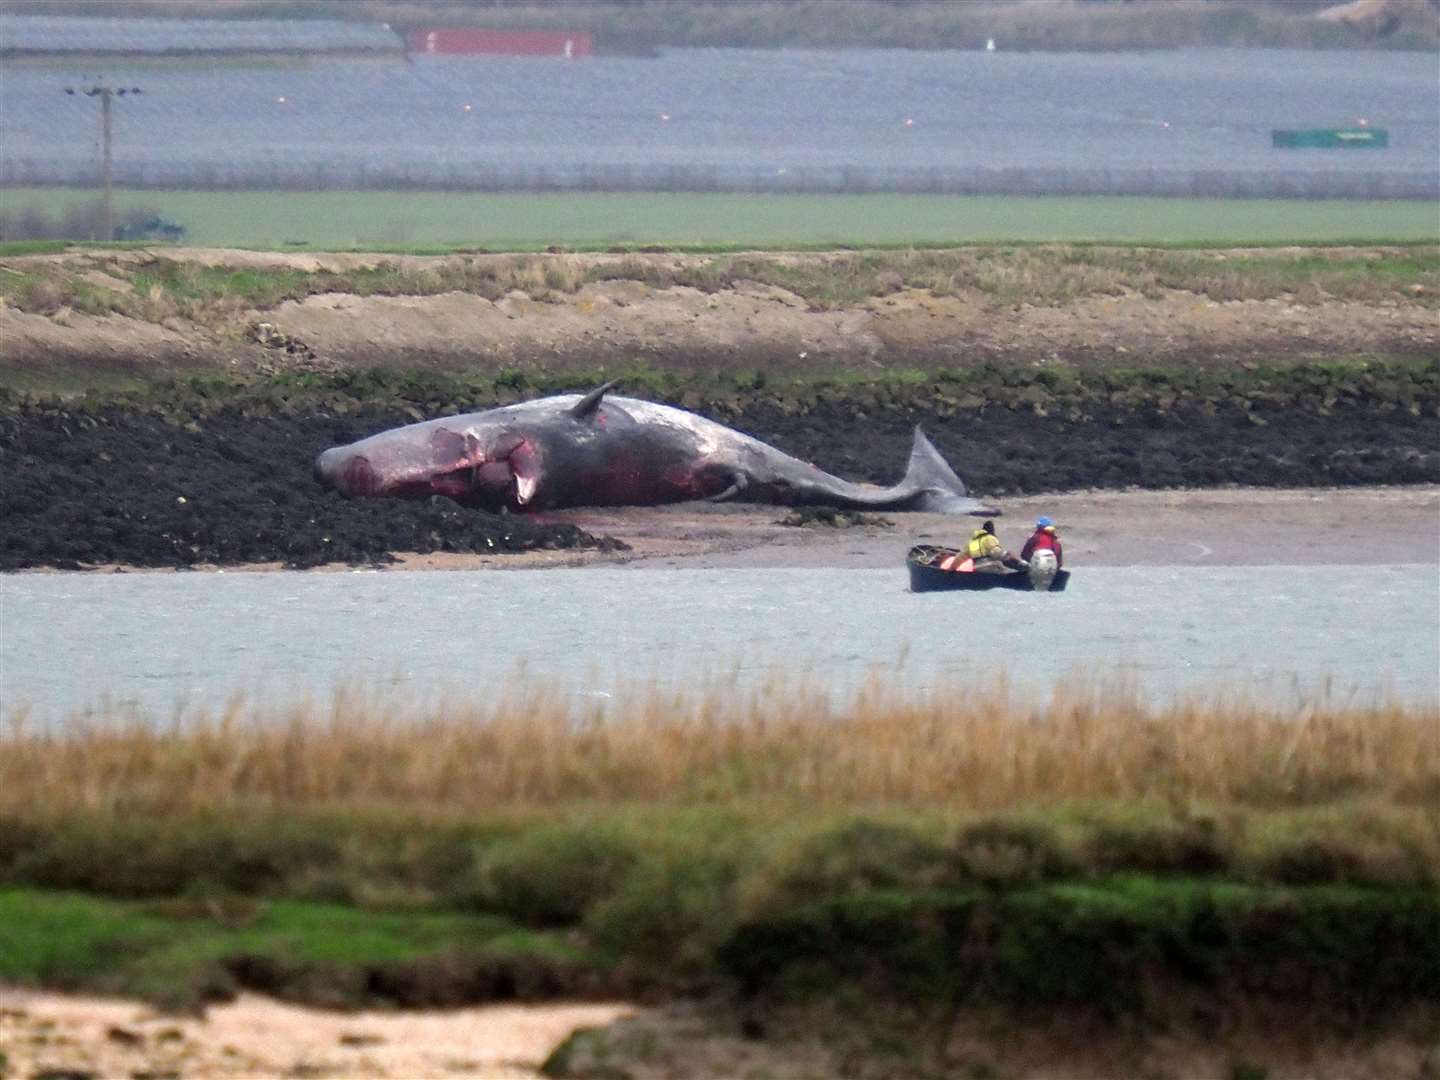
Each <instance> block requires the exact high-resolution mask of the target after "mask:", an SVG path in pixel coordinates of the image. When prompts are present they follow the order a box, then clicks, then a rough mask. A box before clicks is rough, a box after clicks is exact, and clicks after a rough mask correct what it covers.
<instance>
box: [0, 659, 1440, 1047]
mask: <svg viewBox="0 0 1440 1080" xmlns="http://www.w3.org/2000/svg"><path fill="white" fill-rule="evenodd" d="M1437 794H1440V716H1437V714H1436V712H1435V710H1434V709H1433V708H1428V709H1427V708H1419V707H1406V706H1402V705H1372V706H1358V707H1350V706H1346V705H1343V704H1338V703H1333V702H1325V701H1316V702H1312V703H1309V704H1306V705H1305V706H1304V707H1303V708H1300V709H1298V710H1293V709H1292V710H1287V709H1283V708H1277V707H1274V706H1271V705H1267V704H1265V703H1263V702H1256V701H1248V700H1246V699H1245V698H1244V697H1243V695H1242V696H1237V697H1234V698H1231V699H1220V698H1215V699H1212V700H1204V701H1201V700H1195V701H1184V702H1179V703H1176V704H1171V705H1163V706H1157V705H1151V704H1146V703H1144V702H1143V701H1141V700H1140V699H1139V698H1138V697H1137V696H1136V695H1135V694H1133V693H1132V692H1129V691H1127V690H1126V688H1124V687H1123V686H1115V685H1112V686H1109V687H1106V686H1098V687H1096V686H1085V685H1070V686H1061V687H1058V688H1057V690H1056V691H1055V693H1054V694H1053V695H1052V696H1051V698H1050V700H1048V701H1043V702H1041V701H1035V702H1027V701H1023V700H1016V699H1014V698H1013V697H1012V696H1011V695H1009V694H1008V693H1007V692H1006V690H1005V688H1004V687H1003V685H1000V686H998V687H991V688H987V689H979V688H975V687H951V688H948V689H946V690H943V691H939V692H935V693H933V694H926V695H907V694H905V693H903V692H901V691H898V690H895V689H893V688H889V687H887V686H886V685H884V684H881V683H876V684H873V685H871V686H870V687H868V688H866V689H865V690H863V691H861V692H860V694H859V695H858V696H857V697H856V698H855V699H854V701H853V702H850V703H844V704H839V705H837V704H832V703H831V702H830V699H829V698H828V696H827V695H826V694H825V693H824V692H823V691H822V690H821V689H820V688H817V687H809V686H805V685H803V684H802V685H796V684H787V683H786V682H785V681H783V680H777V681H775V682H773V683H772V684H770V685H768V686H764V687H761V688H760V689H758V690H756V691H753V692H749V693H736V692H734V691H733V689H732V688H729V687H726V686H724V685H720V684H716V685H711V686H708V687H704V688H699V689H695V690H691V691H681V692H662V691H659V690H653V689H652V690H648V691H647V690H645V689H643V688H640V689H636V690H633V691H631V692H629V693H622V694H620V695H619V696H618V698H617V699H616V700H615V701H613V702H612V703H611V704H610V705H609V706H608V707H606V708H605V711H604V712H603V713H602V711H601V710H600V709H598V708H590V707H584V708H581V709H580V710H579V711H577V710H576V707H575V706H573V705H572V704H571V703H570V702H569V700H567V699H566V698H565V697H564V696H563V695H561V694H559V693H547V692H546V691H544V690H542V689H522V688H518V687H515V688H512V689H510V690H509V691H508V692H502V693H500V694H498V695H497V696H495V697H493V698H490V699H489V700H486V701H483V702H482V701H463V702H460V701H456V702H450V703H447V704H444V705H441V706H438V707H435V708H430V709H424V710H419V709H412V708H407V707H406V706H404V705H403V704H401V703H397V702H395V701H392V700H385V699H380V698H376V697H369V696H366V695H363V694H355V693H351V694H343V693H342V694H340V695H339V696H337V697H336V699H335V700H334V702H333V703H332V704H331V705H330V706H329V707H328V708H324V707H316V706H305V707H298V708H295V709H293V710H289V711H282V712H278V713H273V714H270V715H259V714H255V713H252V712H251V711H249V710H247V708H246V707H245V706H244V704H243V703H238V702H237V703H236V704H235V705H234V706H233V707H232V708H230V709H228V710H226V711H225V712H223V713H222V714H220V715H212V716H201V717H192V718H189V719H188V720H187V721H186V722H185V723H176V724H173V725H170V724H166V723H164V722H163V721H158V720H156V719H155V718H149V717H136V716H129V715H126V714H124V713H123V712H122V713H117V714H115V715H109V716H104V717H100V718H88V719H77V720H72V721H71V722H69V723H68V724H66V725H64V726H62V727H60V728H59V729H53V730H51V729H42V728H38V727H35V726H33V725H30V724H27V723H25V722H24V720H23V718H14V717H12V718H11V722H10V723H9V724H8V726H7V727H6V728H5V729H4V733H3V735H0V885H3V886H4V887H5V891H4V892H0V915H3V917H0V979H5V980H11V981H20V982H29V983H41V984H47V985H52V986H66V987H88V988H99V989H106V990H116V991H125V992H130V993H141V994H145V995H147V996H151V997H154V998H157V999H160V1000H164V1001H167V1002H169V1003H171V1004H187V1003H193V1002H195V1001H197V1000H203V999H205V998H207V997H213V996H216V995H224V994H226V993H229V992H231V991H233V989H234V988H235V987H236V986H237V985H249V986H258V987H261V988H264V989H268V990H271V991H274V992H278V993H282V994H286V995H289V996H293V997H297V998H301V999H306V1000H316V1001H328V1002H356V1001H361V1000H376V999H379V1000H390V1001H399V1002H403V1003H407V1004H423V1003H432V1004H433V1003H443V1002H455V1001H461V1000H473V999H477V998H486V997H495V996H501V997H503V996H513V995H520V996H533V997H540V996H553V995H558V994H570V995H574V994H585V993H593V992H599V991H602V990H605V991H609V992H615V991H616V990H620V991H636V992H644V991H649V992H661V993H673V992H676V991H685V990H690V991H696V990H704V989H715V988H723V987H727V986H728V987H733V988H738V989H740V990H741V991H742V992H743V994H744V995H745V996H746V997H747V999H750V1000H754V1001H797V1000H798V1001H805V1000H810V999H811V998H812V997H814V996H815V995H816V994H817V993H820V994H822V995H831V994H833V993H834V992H836V991H837V988H839V987H843V986H853V987H857V988H858V987H865V988H867V989H866V991H865V993H866V994H868V995H871V998H872V999H874V998H878V999H879V1000H887V1001H894V1002H899V1003H906V1002H909V1003H911V1004H912V1005H913V1004H916V1003H925V1008H926V1009H929V1008H930V1007H931V1006H936V1007H941V1008H942V1011H943V1009H944V1008H946V1007H959V1006H960V1005H961V1004H962V1003H966V1002H969V1003H974V1004H980V1003H985V1002H990V1003H999V1004H1002V1005H1012V1006H1021V1007H1027V1006H1033V1005H1047V1006H1048V1005H1056V1006H1073V1005H1094V1006H1096V1007H1100V1008H1102V1009H1104V1010H1106V1011H1108V1012H1109V1013H1111V1014H1112V1015H1127V1016H1135V1017H1138V1018H1141V1019H1147V1020H1157V1021H1158V1020H1160V1019H1163V1018H1166V1017H1169V1018H1170V1019H1175V1020H1183V1018H1181V1017H1178V1016H1176V1015H1173V1014H1175V1010H1176V1009H1177V1008H1178V1007H1179V1006H1177V1004H1176V1003H1177V1002H1178V1001H1180V1000H1182V999H1180V998H1172V997H1171V996H1170V991H1173V990H1176V989H1177V988H1179V987H1185V988H1186V995H1187V996H1186V997H1185V998H1184V999H1183V1000H1185V1001H1191V1000H1193V995H1196V994H1198V995H1201V996H1202V997H1206V998H1214V999H1218V1000H1219V1001H1220V1007H1221V1008H1222V1010H1223V1009H1224V1008H1225V1007H1226V1005H1225V1002H1226V1000H1228V999H1227V995H1230V994H1236V995H1241V996H1243V997H1244V998H1245V999H1246V1000H1247V1001H1256V1000H1258V1001H1261V1002H1264V1001H1267V1000H1280V999H1282V998H1286V997H1289V998H1290V999H1291V1004H1292V1005H1293V1004H1294V1002H1295V1001H1296V1000H1299V1001H1302V1002H1304V1003H1306V1004H1307V1006H1313V1008H1314V1009H1316V1010H1318V1013H1317V1015H1320V1014H1323V1015H1332V1014H1333V1015H1334V1016H1335V1017H1337V1018H1339V1019H1340V1021H1341V1022H1343V1023H1346V1024H1359V1025H1361V1026H1365V1025H1368V1024H1381V1023H1385V1022H1388V1021H1389V1020H1390V1019H1393V1017H1391V1016H1390V1015H1389V1013H1388V1012H1387V1010H1389V1009H1391V1008H1393V1007H1397V1006H1401V1005H1404V1006H1414V1005H1417V1004H1418V1005H1421V1006H1425V1005H1426V1003H1428V1006H1427V1007H1432V1008H1433V1007H1434V1006H1436V1005H1440V964H1437V963H1436V962H1435V961H1436V960H1437V959H1440V811H1437V805H1440V803H1437ZM81 894H85V895H81ZM1282 973H1283V977H1282ZM1296 995H1298V998H1297V997H1296ZM842 998H843V995H842ZM922 1011H923V1010H922ZM925 1015H926V1016H928V1017H929V1020H928V1021H926V1022H935V1019H936V1018H935V1016H934V1015H933V1014H931V1013H926V1014H925Z"/></svg>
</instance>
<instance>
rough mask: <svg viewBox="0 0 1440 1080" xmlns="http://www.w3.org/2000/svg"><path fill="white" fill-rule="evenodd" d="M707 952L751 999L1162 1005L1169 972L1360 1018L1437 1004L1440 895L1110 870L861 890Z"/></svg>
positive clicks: (1135, 1008) (1176, 979)
mask: <svg viewBox="0 0 1440 1080" xmlns="http://www.w3.org/2000/svg"><path fill="white" fill-rule="evenodd" d="M719 959H720V963H721V964H722V965H723V967H724V968H725V970H727V971H728V972H730V973H731V974H732V975H733V976H734V977H735V978H736V979H737V980H738V982H739V983H740V985H741V986H742V987H743V988H744V990H745V991H746V992H747V993H748V994H750V995H752V996H762V995H763V996H772V997H776V996H778V997H779V998H781V999H791V998H794V997H797V996H800V997H804V996H807V995H816V994H822V993H824V992H826V989H827V987H830V986H834V985H835V984H836V982H837V981H839V982H846V983H849V982H859V983H861V984H864V985H867V986H869V987H870V988H871V989H872V990H873V991H874V992H875V993H876V994H877V996H879V997H881V998H882V999H885V1000H893V999H896V998H900V999H910V1000H931V1001H949V1002H952V1003H953V1004H955V1005H957V1006H958V1005H959V1004H961V1003H965V1002H969V1003H982V1002H1000V1003H1009V1004H1022V1005H1027V1006H1029V1005H1041V1004H1052V1005H1080V1004H1097V1005H1100V1006H1102V1007H1104V1008H1106V1009H1108V1010H1111V1011H1112V1012H1115V1013H1135V1012H1140V1013H1151V1014H1155V1015H1157V1016H1158V1015H1161V1014H1163V1013H1165V1012H1166V1011H1167V1005H1166V1000H1165V999H1166V996H1167V995H1168V994H1172V993H1173V992H1174V991H1175V989H1176V987H1177V985H1180V986H1185V985H1188V986H1190V987H1191V988H1193V989H1204V990H1210V991H1214V990H1217V989H1224V990H1227V991H1229V992H1232V993H1242V994H1247V995H1258V996H1261V997H1273V998H1279V999H1283V1000H1288V1001H1291V1002H1298V1001H1306V1002H1313V1003H1314V1004H1315V1005H1317V1006H1319V1007H1323V1008H1325V1009H1326V1010H1327V1011H1329V1010H1333V1011H1335V1012H1337V1013H1338V1014H1340V1015H1342V1016H1345V1017H1348V1018H1351V1019H1353V1020H1356V1021H1359V1022H1364V1023H1370V1022H1374V1021H1375V1020H1378V1019H1380V1018H1381V1016H1380V1013H1381V1010H1383V1009H1385V1008H1386V1007H1388V1006H1390V1005H1392V1004H1394V1003H1396V1002H1400V1001H1405V1002H1410V1001H1416V1000H1423V1001H1430V1002H1434V1001H1440V894H1437V893H1436V892H1435V891H1434V890H1419V889H1409V890H1403V889H1402V890H1393V889H1367V888H1360V887H1354V886H1317V887H1311V888H1306V889H1275V888H1261V887H1255V886H1248V885H1241V884H1235V883H1231V882H1224V881H1205V880H1193V879H1173V880H1167V879H1157V878H1153V877H1140V876H1131V877H1117V878H1111V879H1101V880H1097V881H1091V882H1083V883H1080V882H1055V883H1046V884H1041V885H1035V886H1029V887H1021V888H1017V889H1013V890H1001V891H998V892H997V891H985V890H973V889H972V890H967V891H947V890H939V891H927V892H914V891H899V890H875V891H870V892H864V893H860V894H855V895H850V896H842V897H830V898H826V899H822V900H818V901H816V902H815V903H812V904H810V905H809V906H807V907H805V908H802V909H798V910H792V911H786V912H782V913H780V914H777V915H775V916H772V917H768V918H763V919H756V920H753V921H750V922H747V923H746V924H745V925H743V926H741V927H740V928H739V929H738V930H737V931H736V933H735V934H734V936H733V937H732V938H731V939H730V940H729V941H728V942H726V944H725V945H724V947H723V948H722V949H721V951H720V954H719Z"/></svg>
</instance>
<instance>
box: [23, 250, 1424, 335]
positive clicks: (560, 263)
mask: <svg viewBox="0 0 1440 1080" xmlns="http://www.w3.org/2000/svg"><path fill="white" fill-rule="evenodd" d="M17 247H18V245H17ZM97 270H98V271H101V273H99V274H97V273H95V271H97ZM611 280H621V281H638V282H641V283H644V284H646V285H650V286H653V287H656V288H669V287H674V286H687V287H690V288H694V289H698V290H700V291H702V292H710V293H713V292H718V291H720V290H723V289H731V288H735V287H737V286H739V285H741V284H743V283H745V282H759V283H761V284H766V285H775V286H779V287H781V288H784V289H787V290H789V291H791V292H793V293H795V294H796V295H798V296H799V297H801V298H802V299H804V300H805V301H806V302H807V303H808V304H809V305H810V306H811V307H813V308H820V309H824V308H838V307H844V306H847V305H858V304H863V303H864V302H865V301H867V300H869V299H871V298H873V297H879V296H884V295H886V294H887V293H891V292H894V291H896V290H899V289H905V288H909V289H923V290H926V291H928V292H930V293H931V294H933V295H936V296H948V295H955V294H957V293H961V292H967V291H968V292H974V293H977V294H978V295H979V296H980V297H981V298H982V299H983V300H984V301H985V302H987V303H990V304H993V305H997V306H1003V305H1013V304H1021V303H1024V304H1029V305H1033V306H1053V305H1060V304H1063V303H1066V302H1070V301H1074V300H1079V299H1083V298H1086V297H1098V296H1115V295H1121V294H1125V293H1138V294H1140V295H1142V296H1147V297H1158V296H1161V295H1163V294H1164V293H1165V292H1166V291H1169V290H1180V291H1184V292H1188V293H1192V294H1194V295H1195V296H1197V297H1203V298H1205V299H1208V300H1213V301H1217V302H1225V301H1231V300H1271V299H1284V300H1286V301H1287V302H1289V303H1295V304H1299V305H1301V306H1304V305H1308V304H1314V303H1318V302H1323V301H1325V300H1345V301H1353V302H1357V303H1367V304H1376V305H1379V304H1390V305H1397V306H1406V307H1419V308H1423V309H1428V310H1435V309H1440V246H1437V245H1436V244H1433V243H1421V242H1416V243H1408V244H1401V245H1397V246H1386V247H1373V246H1370V245H1368V244H1367V245H1361V246H1345V245H1342V246H1339V247H1328V248H1325V249H1323V250H1316V249H1309V248H1303V247H1302V248H1299V249H1298V250H1290V249H1288V248H1287V249H1286V250H1284V251H1264V250H1262V251H1255V250H1248V249H1241V250H1235V249H1226V248H1223V247H1222V248H1211V249H1206V250H1189V249H1186V248H1181V249H1168V248H1164V247H1135V246H1110V245H1088V244H1044V245H1035V246H1003V245H989V244H984V245H979V246H971V247H964V248H952V249H927V248H908V249H903V250H870V251H864V252H853V251H842V252H826V253H813V254H810V255H794V256H781V255H772V254H766V253H761V252H752V253H745V252H737V253H712V254H709V255H704V254H693V255H688V256H677V257H675V258H663V259H652V258H645V257H643V256H637V257H632V258H616V259H607V260H593V259H590V260H586V259H582V258H580V257H571V256H567V255H566V254H565V253H550V254H513V255H509V256H503V255H499V256H490V255H486V256H473V255H457V256H455V257H452V258H446V259H439V258H437V259H431V260H424V261H414V260H408V261H407V260H404V259H401V258H399V257H395V258H392V259H387V258H385V257H384V256H377V257H376V259H375V260H374V261H373V262H372V263H369V264H367V265H362V266H356V267H354V268H350V269H319V270H307V269H299V268H290V267H284V266H245V265H233V266H225V265H207V264H205V263H202V262H199V261H192V260H187V259H184V258H182V257H178V256H177V257H170V256H168V255H167V254H166V252H165V250H164V249H163V248H162V249H150V254H149V255H148V256H146V257H143V258H142V259H140V260H136V259H134V258H133V257H129V256H125V255H123V254H121V253H114V254H112V253H110V252H108V251H107V250H106V249H104V248H95V249H92V250H91V251H89V252H88V253H87V255H86V257H85V259H84V260H83V262H77V261H74V260H72V261H70V262H69V263H67V264H62V263H53V264H40V263H36V262H31V263H28V264H22V265H20V266H9V267H5V272H4V273H3V274H0V299H3V300H4V302H6V303H8V304H11V305H13V306H15V307H17V308H19V309H20V310H22V311H30V312H38V313H41V314H48V315H56V314H58V313H61V312H62V311H64V310H67V309H68V310H74V311H80V312H85V313H88V314H95V315H105V314H110V313H116V314H121V315H126V316H129V317H131V318H137V319H141V320H145V321H148V322H161V321H163V320H164V319H167V318H171V317H176V316H178V317H181V318H185V319H189V320H191V321H194V322H197V323H200V324H202V325H211V326H222V325H224V324H225V323H226V322H227V321H228V320H231V319H233V318H234V317H236V316H238V315H239V314H241V313H242V312H244V311H245V310H247V309H251V308H255V309H260V310H265V309H267V308H272V307H275V306H276V305H278V304H280V303H281V302H283V301H286V300H299V299H303V298H305V297H306V296H312V295H316V294H320V293H336V292H339V293H353V294H356V295H361V296H368V295H391V296H424V295H435V294H438V293H444V292H453V291H459V292H468V293H473V294H476V295H479V296H483V297H485V298H486V299H490V300H498V299H500V298H501V297H503V296H505V295H506V294H507V293H509V292H510V291H512V290H516V289H519V290H522V291H524V292H526V293H528V294H529V295H531V296H533V297H536V298H538V299H542V300H543V299H546V298H547V297H550V296H551V294H559V295H561V296H563V295H567V294H573V293H575V292H577V291H578V290H579V289H581V288H582V287H584V286H585V285H587V284H590V283H593V282H597V281H611Z"/></svg>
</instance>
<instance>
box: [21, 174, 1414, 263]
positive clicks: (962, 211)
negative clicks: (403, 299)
mask: <svg viewBox="0 0 1440 1080" xmlns="http://www.w3.org/2000/svg"><path fill="white" fill-rule="evenodd" d="M95 198H96V193H95V192H93V191H84V190H76V189H59V188H9V189H5V190H3V191H0V210H3V211H4V212H5V213H6V214H8V215H12V216H18V215H20V214H24V213H26V212H28V211H30V210H38V211H40V212H41V213H43V214H46V215H47V216H49V217H52V218H53V217H57V216H58V215H59V214H60V213H61V212H62V211H63V209H64V207H65V206H66V205H67V204H71V203H75V202H84V201H90V200H94V199H95ZM115 199H116V215H117V217H123V216H124V214H125V213H126V212H127V211H128V210H131V209H134V208H139V207H146V208H152V209H155V210H157V211H159V212H160V213H162V214H164V215H166V216H167V217H170V218H173V219H174V220H176V221H178V222H180V223H181V224H183V225H184V226H185V227H186V228H187V229H188V230H189V237H188V242H189V243H191V244H194V245H199V246H213V247H248V248H276V247H285V246H287V245H290V244H294V245H296V246H301V245H303V246H304V247H309V248H314V249H325V250H335V249H342V250H343V249H351V248H364V249H377V248H394V249H407V250H409V249H420V250H426V249H435V248H453V247H466V246H473V247H486V248H491V249H508V250H536V249H541V248H544V247H545V246H547V245H551V244H558V245H564V246H566V247H570V248H605V247H610V246H619V245H628V246H635V245H644V244H663V245H666V246H671V247H697V248H717V249H726V248H737V247H740V248H744V247H755V248H823V247H838V246H848V247H908V246H911V245H918V246H945V245H954V244H963V243H973V242H994V241H1031V242H1038V241H1051V240H1054V241H1072V242H1073V241H1087V240H1095V241H1119V242H1127V243H1131V242H1137V241H1138V242H1157V243H1159V242H1163V243H1167V244H1194V245H1204V244H1216V245H1220V246H1228V245H1236V244H1278V243H1285V242H1292V241H1293V242H1303V243H1314V242H1322V241H1350V240H1355V241H1427V240H1428V241H1435V240H1437V239H1440V209H1437V207H1436V205H1435V204H1434V203H1431V202H1427V201H1423V200H1413V201H1412V200H1400V201H1312V200H1298V199H1297V200H1278V199H1154V198H1128V197H1087V198H1062V197H1044V198H1024V197H1018V196H1017V197H1011V196H949V195H721V194H644V193H631V194H604V193H584V194H518V193H517V194H480V193H435V192H354V191H337V192H208V191H129V190H122V191H118V192H116V196H115Z"/></svg>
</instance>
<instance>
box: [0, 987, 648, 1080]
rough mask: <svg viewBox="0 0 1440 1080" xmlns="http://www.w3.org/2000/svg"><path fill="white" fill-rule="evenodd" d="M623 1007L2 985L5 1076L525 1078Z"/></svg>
mask: <svg viewBox="0 0 1440 1080" xmlns="http://www.w3.org/2000/svg"><path fill="white" fill-rule="evenodd" d="M634 1012H635V1010H634V1008H633V1007H632V1006H629V1005H622V1004H572V1005H487V1006H483V1007H479V1008H469V1009H454V1010H445V1011H435V1012H394V1013H382V1012H350V1013H340V1012H327V1011H324V1010H321V1009H308V1008H301V1007H299V1006H295V1005H285V1004H282V1003H280V1002H277V1001H272V1000H270V999H268V998H263V997H259V996H257V995H254V994H242V995H241V996H240V997H239V998H238V999H236V1000H235V1001H233V1002H229V1003H227V1004H224V1005H216V1006H213V1007H211V1008H210V1009H209V1010H208V1011H207V1012H206V1015H205V1017H204V1018H203V1019H201V1018H195V1017H177V1016H168V1015H163V1014H158V1013H155V1012H154V1011H152V1010H150V1009H148V1008H146V1007H145V1006H143V1005H140V1004H137V1003H135V1002H130V1001H123V1000H118V999H107V998H90V997H71V996H65V995H59V994H50V993H41V992H38V991H29V990H19V989H4V988H0V1046H3V1047H4V1048H5V1054H6V1056H7V1057H8V1059H9V1062H8V1070H9V1071H8V1072H4V1068H3V1067H0V1074H3V1075H11V1076H22V1077H28V1076H45V1075H49V1076H56V1077H59V1076H62V1075H63V1076H74V1077H80V1076H89V1077H95V1078H97V1080H98V1078H100V1077H139V1076H150V1077H161V1076H175V1077H180V1076H186V1077H206V1078H207V1080H222V1078H226V1077H273V1078H280V1077H314V1078H319V1077H394V1078H397V1080H414V1078H417V1077H435V1078H440V1077H457V1078H458V1077H477V1078H478V1077H483V1078H486V1080H492V1078H495V1080H498V1078H504V1077H535V1076H538V1075H539V1072H538V1069H539V1067H540V1065H541V1063H542V1062H544V1060H545V1058H546V1056H547V1055H548V1054H549V1053H550V1052H551V1050H553V1049H554V1048H555V1046H556V1045H558V1044H559V1043H560V1042H561V1041H562V1040H564V1039H565V1038H566V1037H567V1036H569V1035H570V1034H571V1033H572V1032H573V1031H575V1030H576V1029H577V1028H582V1027H591V1026H595V1025H601V1024H609V1023H613V1022H614V1021H615V1020H617V1019H620V1018H622V1017H625V1016H629V1015H632V1014H633V1013H634Z"/></svg>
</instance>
